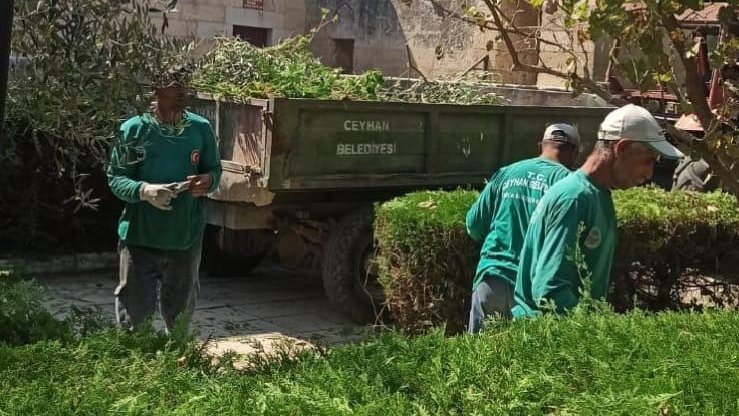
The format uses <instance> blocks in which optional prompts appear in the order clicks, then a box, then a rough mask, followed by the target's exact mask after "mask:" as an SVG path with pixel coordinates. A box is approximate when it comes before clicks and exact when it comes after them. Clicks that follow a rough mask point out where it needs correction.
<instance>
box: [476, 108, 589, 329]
mask: <svg viewBox="0 0 739 416" xmlns="http://www.w3.org/2000/svg"><path fill="white" fill-rule="evenodd" d="M539 146H540V148H541V154H540V155H539V157H536V158H533V159H527V160H523V161H520V162H516V163H513V164H511V165H508V166H505V167H503V168H501V169H500V170H498V171H497V172H495V174H493V176H492V177H491V178H490V181H489V182H488V184H487V186H485V189H484V190H483V191H482V193H481V194H480V197H479V198H478V200H477V201H476V202H475V204H474V205H472V208H470V210H469V212H468V213H467V218H466V222H467V232H468V234H469V235H470V237H472V239H474V240H475V241H478V242H481V243H482V250H481V251H480V263H479V264H478V266H477V272H476V273H475V280H474V283H473V287H472V306H471V309H470V322H469V326H468V331H469V332H470V333H477V332H479V331H480V329H481V327H482V323H483V321H484V319H485V317H486V316H491V315H499V316H500V317H504V318H508V317H510V312H511V307H512V306H513V287H514V284H515V281H516V280H515V279H516V272H517V270H518V260H519V251H520V248H521V245H522V244H523V237H524V235H525V234H526V229H527V227H528V223H529V218H530V216H531V213H532V212H533V211H534V209H535V208H536V205H537V204H538V203H539V200H540V199H541V198H542V196H543V195H544V193H545V192H547V190H548V189H549V187H550V186H552V185H553V184H554V183H555V182H557V181H559V180H560V179H562V178H564V177H565V176H567V175H568V174H569V173H570V171H569V169H568V168H571V167H572V166H573V165H574V162H575V158H576V157H577V153H578V150H579V146H580V135H579V133H578V131H577V128H575V127H573V126H571V125H569V124H564V123H560V124H553V125H551V126H549V127H547V128H546V130H545V131H544V136H543V137H542V140H541V143H540V144H539Z"/></svg>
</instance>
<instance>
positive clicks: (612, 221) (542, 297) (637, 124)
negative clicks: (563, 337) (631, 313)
mask: <svg viewBox="0 0 739 416" xmlns="http://www.w3.org/2000/svg"><path fill="white" fill-rule="evenodd" d="M658 157H664V158H669V159H677V158H680V157H682V153H681V152H680V151H679V150H678V149H676V148H675V147H674V146H672V145H671V144H670V143H669V142H668V141H667V140H666V139H665V136H664V133H663V131H662V128H661V127H660V125H659V124H658V123H657V120H655V118H654V117H653V116H652V115H651V114H650V113H649V111H647V110H646V109H644V108H642V107H639V106H636V105H633V104H629V105H626V106H624V107H621V108H618V109H616V110H614V111H612V112H611V113H609V114H608V115H607V116H606V118H605V119H604V120H603V122H602V123H601V125H600V128H599V131H598V140H597V142H596V145H595V148H594V150H593V151H592V153H591V154H590V155H589V156H588V159H587V160H586V161H585V163H584V164H583V166H582V167H581V168H580V169H578V170H577V171H575V172H574V173H572V174H571V175H569V176H568V177H567V178H565V179H563V180H561V181H559V182H557V183H556V184H555V185H554V186H552V188H551V189H550V190H549V192H547V194H546V195H544V197H543V198H542V200H541V202H540V203H539V206H538V207H537V208H536V211H534V214H533V216H532V217H531V222H530V223H529V228H528V231H527V232H526V236H525V238H524V242H523V247H522V249H521V261H520V264H519V267H518V274H517V276H516V288H515V292H514V303H515V305H514V307H513V310H512V313H513V316H514V318H519V317H533V316H538V315H540V314H541V313H542V312H543V309H546V308H545V305H546V304H549V305H550V306H552V305H551V303H553V304H554V305H553V306H554V311H555V312H557V313H562V312H565V311H568V310H570V309H571V308H573V307H574V306H575V305H577V304H578V303H579V301H580V297H581V288H582V287H583V280H584V278H585V277H586V276H588V275H589V279H590V294H591V295H592V297H593V298H596V299H598V298H605V297H606V295H607V293H608V288H609V282H610V272H611V263H612V261H613V253H614V249H615V247H616V213H615V211H614V208H613V200H612V198H611V190H612V189H626V188H630V187H634V186H637V185H640V184H642V183H644V182H645V181H646V180H647V179H649V178H650V177H651V176H652V171H653V168H654V163H655V161H656V160H657V158H658ZM578 246H579V249H580V254H581V257H582V261H580V262H578V263H579V264H578V263H576V262H575V259H574V255H575V253H576V248H577V247H578Z"/></svg>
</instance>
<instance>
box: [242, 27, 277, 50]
mask: <svg viewBox="0 0 739 416" xmlns="http://www.w3.org/2000/svg"><path fill="white" fill-rule="evenodd" d="M270 32H272V30H271V29H265V28H263V27H251V26H239V25H234V27H233V35H234V36H236V37H237V38H239V39H241V40H245V41H247V42H249V43H251V44H252V45H254V46H256V47H259V48H263V47H265V46H267V45H269V35H270Z"/></svg>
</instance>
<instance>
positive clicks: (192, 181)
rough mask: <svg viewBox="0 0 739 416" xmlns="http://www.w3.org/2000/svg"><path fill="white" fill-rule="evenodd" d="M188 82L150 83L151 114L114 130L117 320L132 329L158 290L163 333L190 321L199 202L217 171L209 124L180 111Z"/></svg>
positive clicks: (172, 78) (180, 75)
mask: <svg viewBox="0 0 739 416" xmlns="http://www.w3.org/2000/svg"><path fill="white" fill-rule="evenodd" d="M188 78H189V72H188V71H187V70H185V69H179V68H178V69H174V70H171V71H169V72H167V73H165V74H164V76H163V77H162V78H161V79H159V80H157V81H156V83H155V88H154V98H155V100H154V103H153V105H152V108H151V110H150V111H149V112H146V113H144V114H142V115H139V116H135V117H132V118H130V119H128V120H127V121H126V122H124V123H123V124H122V125H121V127H120V131H119V142H118V143H117V144H116V145H115V146H113V150H112V153H111V159H110V164H109V167H108V171H107V173H108V184H109V186H110V188H111V190H112V191H113V193H114V194H115V195H116V196H117V197H118V198H119V199H121V200H122V201H124V202H125V208H124V210H123V214H122V216H121V218H120V221H119V225H118V236H119V239H120V247H119V248H120V283H119V285H118V287H117V288H116V290H115V297H116V318H117V319H118V322H119V323H121V324H124V323H125V325H126V326H127V327H129V328H132V329H135V328H137V327H140V326H141V325H142V324H143V323H144V322H145V321H146V320H147V319H148V318H150V317H151V316H152V315H153V314H154V312H155V310H156V306H157V287H158V286H159V292H160V296H159V307H160V310H161V313H162V318H163V319H164V322H165V325H166V328H165V331H169V330H171V329H172V326H173V325H174V322H175V319H176V318H177V317H179V316H181V315H182V316H183V317H184V319H185V320H186V321H189V319H190V317H191V316H192V313H193V310H194V308H195V301H196V298H197V295H198V292H199V289H200V283H199V279H198V271H199V265H200V254H201V247H202V236H203V231H204V229H205V224H206V218H207V213H206V200H205V198H203V197H204V196H205V195H206V194H208V193H209V192H212V191H213V190H215V189H216V187H217V186H218V182H219V180H220V177H221V165H220V155H219V153H218V145H217V141H216V138H215V134H214V133H213V129H212V128H211V125H210V123H209V122H208V120H206V119H205V118H203V117H201V116H198V115H196V114H194V113H192V112H189V111H186V110H185V107H186V100H187V84H188Z"/></svg>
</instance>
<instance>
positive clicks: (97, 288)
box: [37, 265, 370, 354]
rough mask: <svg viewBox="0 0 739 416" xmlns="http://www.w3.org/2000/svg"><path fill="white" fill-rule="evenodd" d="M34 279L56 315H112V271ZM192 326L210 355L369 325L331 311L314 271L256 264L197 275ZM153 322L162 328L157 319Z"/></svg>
mask: <svg viewBox="0 0 739 416" xmlns="http://www.w3.org/2000/svg"><path fill="white" fill-rule="evenodd" d="M37 280H38V282H39V283H40V284H41V285H43V286H45V287H46V288H47V290H48V294H47V299H48V300H47V306H48V308H49V309H50V310H51V311H52V313H54V314H55V315H56V316H58V317H63V316H64V315H65V314H66V313H68V312H69V310H70V309H71V307H72V305H76V306H93V307H97V308H99V309H100V310H101V311H102V312H103V313H104V314H105V315H106V316H108V317H110V318H111V319H115V307H114V305H115V304H114V298H113V290H114V289H115V287H116V285H117V282H118V276H117V272H116V271H115V270H111V271H108V272H101V273H94V274H83V275H76V276H67V277H59V276H55V277H54V278H49V277H41V278H39V279H37ZM200 284H201V289H200V296H199V300H198V305H197V308H196V311H195V315H194V316H193V325H192V328H193V330H194V331H195V332H196V333H197V334H199V337H200V338H201V339H202V340H206V339H208V340H209V344H208V349H209V351H210V352H212V353H214V354H220V353H223V352H226V351H234V352H236V353H238V354H250V353H255V352H264V351H266V352H268V353H269V352H270V350H272V349H274V348H276V347H278V346H279V347H284V346H286V345H290V346H292V347H312V346H315V345H320V346H329V345H336V344H340V343H348V342H353V341H358V340H361V339H362V338H363V337H364V336H365V335H366V334H367V333H368V332H370V329H369V328H368V327H363V326H359V325H356V324H354V323H352V322H351V321H350V320H349V319H347V318H346V317H345V316H343V315H342V314H340V313H338V312H337V311H336V310H334V309H332V307H331V306H330V305H329V303H328V300H327V299H326V297H325V295H324V294H323V289H322V287H321V281H320V277H319V276H318V275H315V274H310V273H301V272H294V271H287V270H283V269H280V268H277V267H274V266H270V265H267V266H260V268H258V269H257V270H255V271H254V272H253V273H252V275H251V276H249V277H246V278H210V277H207V276H203V277H202V278H201V282H200ZM155 325H157V326H159V327H161V326H162V322H161V320H160V319H158V320H157V322H155Z"/></svg>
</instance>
